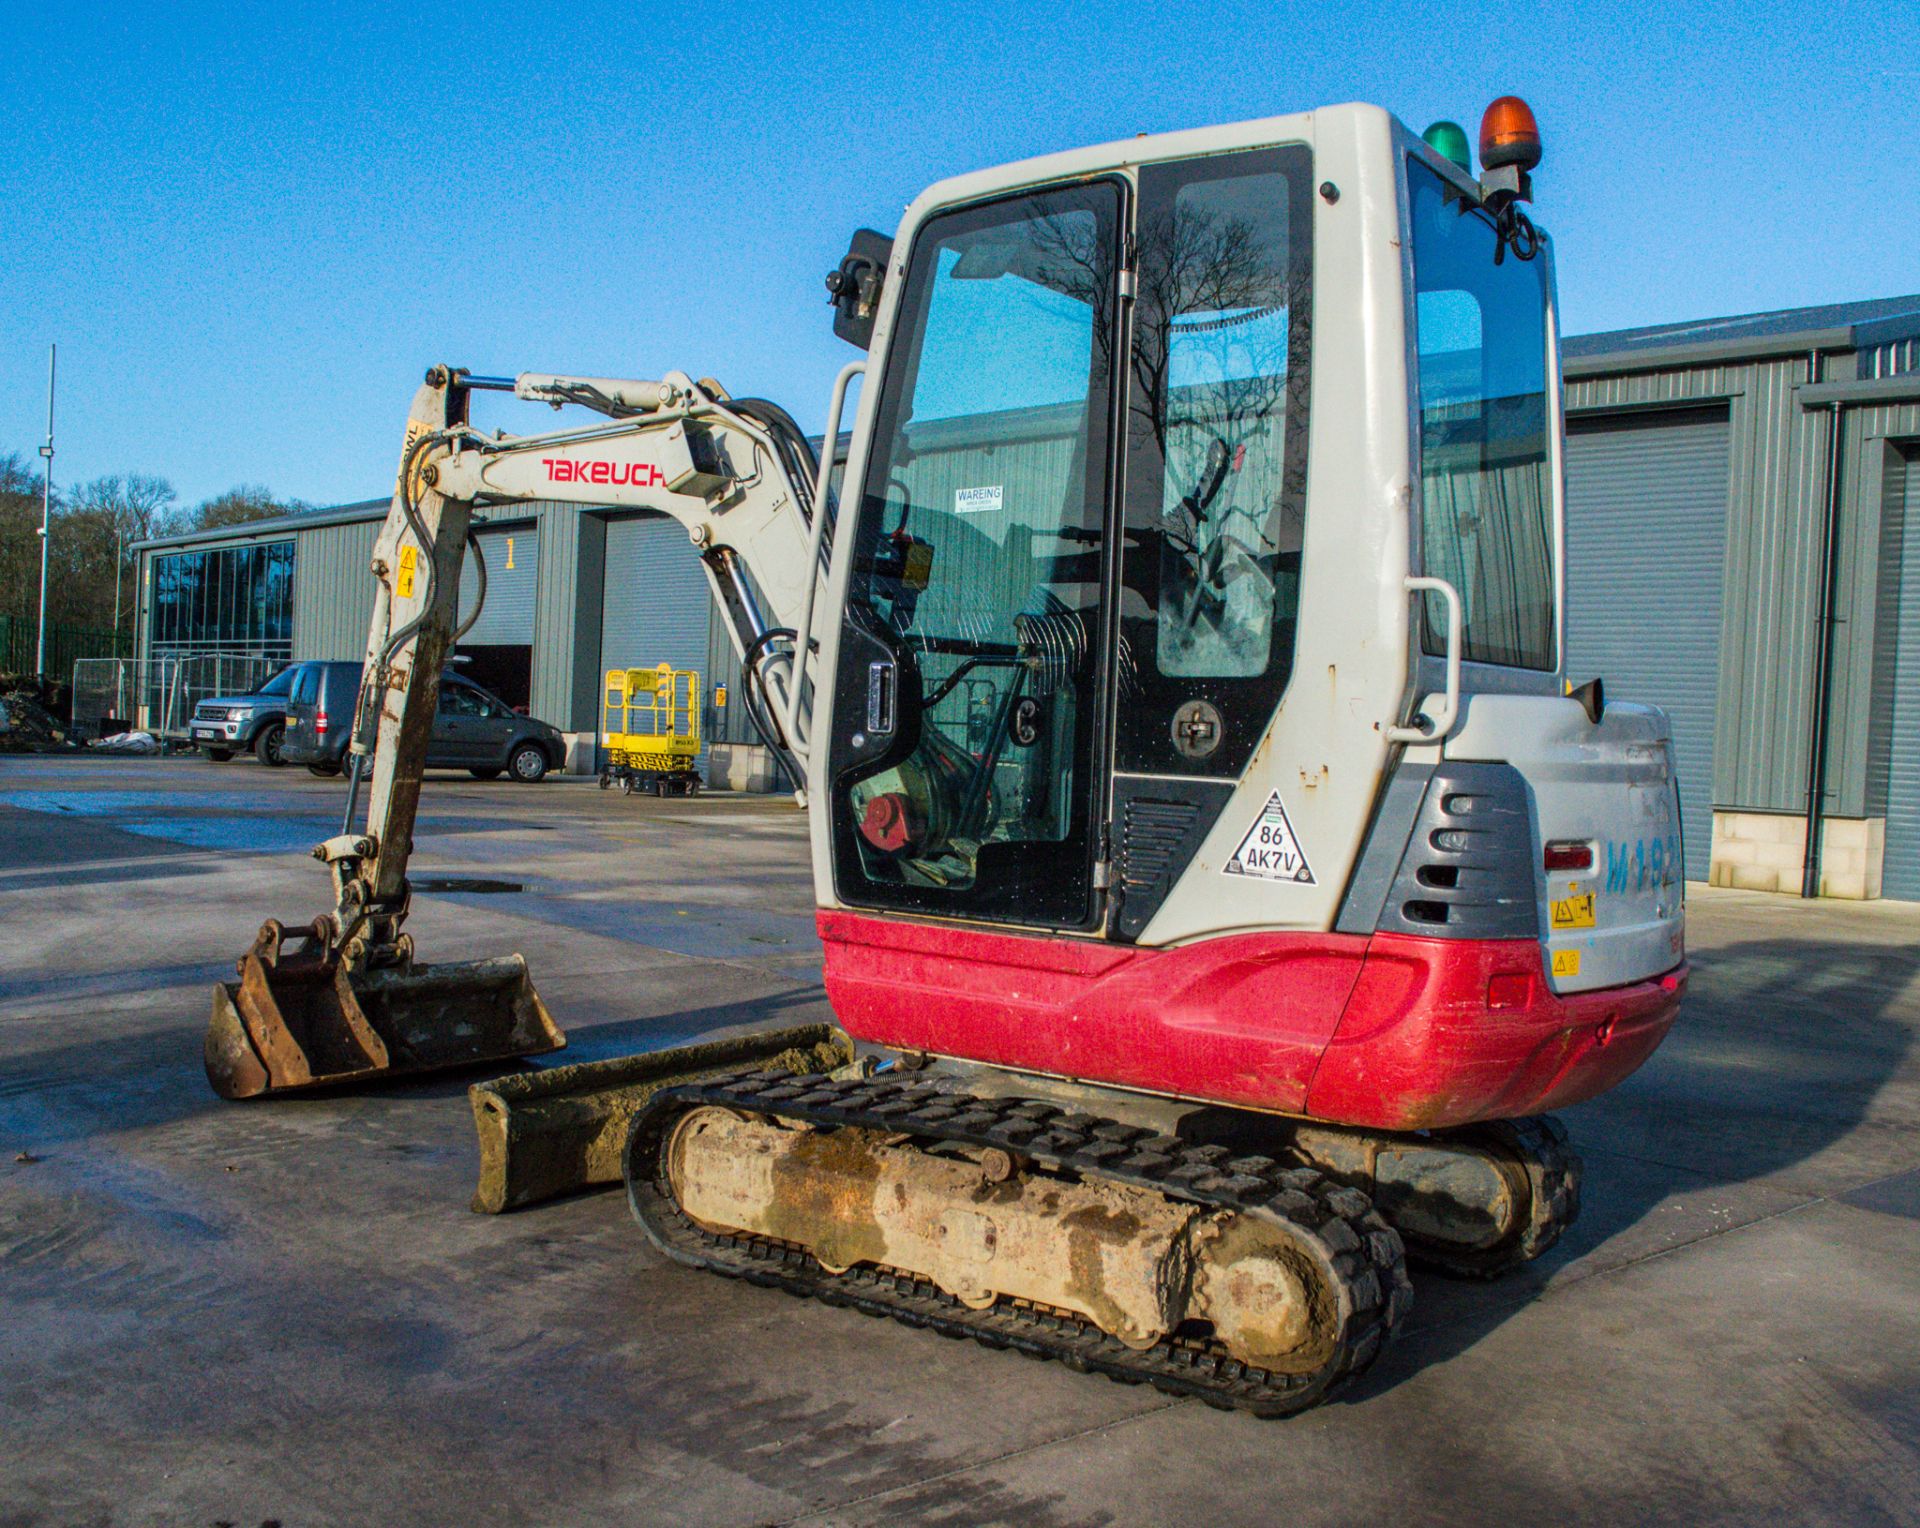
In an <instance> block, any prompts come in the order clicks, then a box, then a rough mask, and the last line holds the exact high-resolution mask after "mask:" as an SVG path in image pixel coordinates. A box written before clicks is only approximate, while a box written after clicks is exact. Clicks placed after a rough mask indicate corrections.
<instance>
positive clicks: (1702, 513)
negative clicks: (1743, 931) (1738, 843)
mask: <svg viewBox="0 0 1920 1528" xmlns="http://www.w3.org/2000/svg"><path fill="white" fill-rule="evenodd" d="M1728 438H1729V430H1728V423H1727V418H1726V414H1725V412H1724V411H1721V412H1718V413H1714V414H1707V413H1704V412H1703V413H1699V414H1694V413H1687V414H1681V413H1655V414H1651V415H1647V416H1641V417H1635V416H1631V415H1629V416H1626V417H1625V418H1619V419H1610V420H1579V421H1575V422H1574V423H1573V424H1572V425H1571V426H1570V427H1569V429H1568V431H1567V570H1568V575H1567V609H1566V653H1567V677H1568V678H1569V679H1571V680H1572V681H1573V682H1574V683H1576V684H1578V683H1581V682H1583V681H1585V680H1588V679H1592V678H1594V677H1596V676H1598V677H1599V678H1601V679H1602V680H1604V681H1605V683H1606V687H1607V697H1608V699H1610V700H1636V701H1645V702H1648V703H1650V704H1653V705H1657V706H1661V707H1663V708H1664V709H1665V710H1666V712H1667V715H1668V717H1669V718H1670V720H1671V721H1672V723H1673V751H1674V763H1675V768H1676V769H1677V770H1678V772H1679V776H1680V791H1681V815H1682V818H1683V822H1684V833H1685V838H1686V842H1687V845H1688V847H1689V849H1690V850H1692V851H1693V852H1692V854H1691V855H1690V869H1691V871H1692V873H1693V875H1694V877H1695V878H1696V879H1698V880H1705V879H1706V874H1707V846H1708V845H1709V844H1711V843H1712V842H1713V807H1714V800H1715V798H1714V792H1713V772H1714V771H1713V766H1714V739H1715V737H1716V736H1717V735H1718V733H1719V726H1718V719H1719V704H1720V678H1721V670H1722V666H1721V661H1720V648H1721V641H1722V633H1723V631H1724V629H1725V627H1724V612H1723V609H1722V605H1723V601H1724V599H1725V598H1726V595H1725V593H1724V590H1725V567H1726V557H1727V551H1726V547H1727V473H1728ZM1735 597H1736V598H1737V596H1735Z"/></svg>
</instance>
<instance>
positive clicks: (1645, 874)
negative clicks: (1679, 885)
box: [1607, 833, 1681, 892]
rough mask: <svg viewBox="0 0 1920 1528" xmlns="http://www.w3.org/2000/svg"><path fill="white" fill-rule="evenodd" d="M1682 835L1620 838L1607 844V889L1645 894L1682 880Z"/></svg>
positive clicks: (1670, 834)
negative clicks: (1653, 888) (1658, 887)
mask: <svg viewBox="0 0 1920 1528" xmlns="http://www.w3.org/2000/svg"><path fill="white" fill-rule="evenodd" d="M1680 865H1681V859H1680V835H1679V834H1677V833H1669V834H1667V835H1665V836H1664V837H1661V838H1634V839H1625V838H1623V839H1618V840H1615V841H1613V842H1611V843H1609V844H1608V845H1607V890H1608V891H1609V892H1622V891H1645V890H1646V889H1647V887H1648V886H1667V885H1670V884H1672V883H1673V882H1674V881H1677V880H1679V879H1680Z"/></svg>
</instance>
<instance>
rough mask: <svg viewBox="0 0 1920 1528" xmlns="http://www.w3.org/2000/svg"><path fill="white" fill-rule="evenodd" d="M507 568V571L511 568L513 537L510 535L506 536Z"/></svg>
mask: <svg viewBox="0 0 1920 1528" xmlns="http://www.w3.org/2000/svg"><path fill="white" fill-rule="evenodd" d="M507 569H508V571H509V572H511V571H512V569H513V537H511V536H509V537H507Z"/></svg>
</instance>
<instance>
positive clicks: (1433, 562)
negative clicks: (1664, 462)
mask: <svg viewBox="0 0 1920 1528" xmlns="http://www.w3.org/2000/svg"><path fill="white" fill-rule="evenodd" d="M1407 174H1408V179H1409V189H1410V192H1411V202H1410V213H1411V217H1412V222H1413V273H1414V310H1413V321H1414V330H1415V334H1416V336H1417V342H1418V351H1419V367H1420V511H1421V554H1422V563H1423V565H1424V568H1425V571H1426V572H1427V573H1428V574H1430V575H1432V576H1435V577H1439V578H1444V579H1446V580H1447V581H1448V582H1449V583H1451V584H1452V585H1453V587H1454V588H1455V589H1456V590H1457V591H1458V592H1459V595H1460V600H1461V604H1462V606H1463V610H1462V618H1463V619H1462V626H1463V630H1462V642H1463V651H1462V653H1461V657H1462V658H1464V659H1466V660H1468V661H1469V662H1474V663H1492V664H1501V665H1505V666H1508V667H1514V668H1532V669H1550V668H1552V667H1553V666H1554V651H1553V637H1554V571H1553V501H1552V494H1551V479H1550V477H1549V471H1550V464H1549V460H1548V452H1547V446H1548V441H1547V428H1548V424H1547V333H1546V323H1547V318H1546V314H1547V298H1546V269H1545V266H1546V262H1545V261H1543V260H1521V259H1519V258H1517V257H1516V256H1515V255H1513V254H1512V252H1511V251H1509V252H1508V253H1507V255H1506V258H1505V259H1503V260H1501V261H1500V262H1499V263H1497V264H1496V263H1495V261H1494V252H1495V249H1496V246H1497V243H1498V240H1497V236H1496V235H1495V233H1494V228H1493V223H1492V220H1491V219H1490V218H1488V216H1487V215H1486V214H1485V213H1484V212H1483V211H1481V210H1480V208H1479V207H1478V206H1477V205H1475V204H1474V203H1473V202H1472V201H1471V200H1469V199H1468V198H1466V197H1464V196H1462V195H1461V194H1460V192H1458V191H1456V190H1455V189H1453V188H1452V187H1451V186H1449V185H1447V183H1446V182H1445V181H1443V180H1442V179H1441V178H1440V177H1439V176H1438V175H1437V174H1435V173H1434V172H1433V171H1432V170H1430V169H1429V168H1427V166H1425V165H1423V164H1420V163H1418V162H1417V161H1416V162H1411V163H1410V164H1409V166H1408V170H1407ZM1424 626H1425V631H1424V642H1423V645H1424V647H1425V650H1426V651H1427V652H1429V653H1433V654H1436V655H1438V654H1441V653H1443V652H1444V651H1445V650H1446V629H1447V627H1446V606H1445V604H1444V602H1443V601H1442V600H1441V598H1440V597H1439V596H1437V595H1432V594H1429V595H1428V596H1426V606H1425V620H1424Z"/></svg>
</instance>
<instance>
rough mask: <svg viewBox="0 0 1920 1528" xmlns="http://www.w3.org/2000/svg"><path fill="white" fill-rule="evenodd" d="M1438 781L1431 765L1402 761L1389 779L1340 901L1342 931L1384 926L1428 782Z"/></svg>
mask: <svg viewBox="0 0 1920 1528" xmlns="http://www.w3.org/2000/svg"><path fill="white" fill-rule="evenodd" d="M1432 778H1433V766H1432V765H1431V764H1409V763H1408V762H1407V761H1406V760H1405V759H1402V760H1401V761H1400V763H1399V764H1398V765H1396V766H1395V767H1394V771H1393V773H1392V774H1390V775H1389V776H1387V783H1386V786H1385V788H1384V789H1383V790H1382V791H1381V792H1380V806H1379V810H1377V811H1376V812H1375V813H1374V814H1373V822H1372V823H1371V824H1370V825H1369V826H1368V828H1367V839H1366V843H1365V845H1364V846H1363V847H1362V848H1361V850H1360V858H1359V860H1358V861H1356V862H1355V864H1354V867H1353V877H1352V879H1350V880H1349V881H1348V882H1347V894H1346V896H1345V897H1343V898H1342V899H1341V901H1340V912H1339V915H1338V916H1337V917H1336V918H1335V919H1334V920H1333V926H1334V929H1335V931H1336V932H1338V933H1342V934H1371V933H1372V932H1373V931H1374V930H1375V929H1376V928H1378V927H1379V926H1380V915H1381V913H1382V912H1383V911H1384V910H1385V908H1386V905H1387V893H1388V892H1390V891H1391V890H1392V889H1393V883H1394V878H1395V877H1396V876H1398V875H1399V873H1400V862H1401V860H1402V858H1403V857H1404V856H1405V854H1406V849H1407V840H1408V839H1409V838H1411V837H1412V836H1413V825H1414V821H1415V819H1416V818H1417V817H1418V816H1419V813H1420V803H1421V802H1423V801H1424V800H1425V799H1426V795H1427V782H1428V781H1429V780H1431V779H1432Z"/></svg>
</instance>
